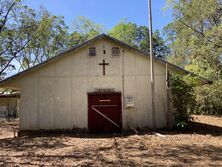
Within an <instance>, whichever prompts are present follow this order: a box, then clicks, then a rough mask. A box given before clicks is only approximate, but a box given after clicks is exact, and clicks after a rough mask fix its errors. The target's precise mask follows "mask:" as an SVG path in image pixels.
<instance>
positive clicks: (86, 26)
mask: <svg viewBox="0 0 222 167" xmlns="http://www.w3.org/2000/svg"><path fill="white" fill-rule="evenodd" d="M73 25H74V26H73V32H72V33H71V34H70V35H69V43H68V46H69V47H73V46H76V45H79V44H81V43H83V42H85V41H87V40H89V39H92V38H94V37H95V36H97V35H99V34H101V33H102V32H103V31H104V26H103V25H100V24H96V23H94V22H93V21H91V20H89V19H87V18H85V17H83V16H80V17H78V18H77V19H76V20H74V23H73Z"/></svg>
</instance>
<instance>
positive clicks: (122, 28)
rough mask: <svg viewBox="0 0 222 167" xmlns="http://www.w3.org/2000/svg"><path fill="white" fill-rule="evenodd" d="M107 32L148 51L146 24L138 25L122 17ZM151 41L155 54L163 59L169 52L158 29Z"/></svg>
mask: <svg viewBox="0 0 222 167" xmlns="http://www.w3.org/2000/svg"><path fill="white" fill-rule="evenodd" d="M109 34H110V35H111V36H113V37H115V38H117V39H119V40H121V41H124V42H126V43H127V44H129V45H131V46H133V47H136V48H138V49H140V50H142V51H144V52H146V53H149V29H148V27H146V26H138V25H136V24H135V23H131V22H127V20H125V19H124V20H121V21H120V23H119V24H117V25H116V26H115V27H114V28H113V29H112V30H111V31H110V32H109ZM153 41H154V54H155V56H156V57H159V58H162V59H164V58H165V57H166V56H167V55H168V54H169V49H168V47H167V46H166V45H165V42H164V40H163V38H162V37H161V36H160V32H159V31H158V30H156V31H155V32H154V34H153Z"/></svg>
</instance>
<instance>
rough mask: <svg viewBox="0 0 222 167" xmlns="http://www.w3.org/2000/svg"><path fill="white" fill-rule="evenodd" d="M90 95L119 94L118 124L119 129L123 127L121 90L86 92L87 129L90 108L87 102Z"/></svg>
mask: <svg viewBox="0 0 222 167" xmlns="http://www.w3.org/2000/svg"><path fill="white" fill-rule="evenodd" d="M90 95H119V97H120V99H119V100H120V124H121V125H120V126H121V131H122V129H123V119H122V111H123V109H122V105H123V104H122V93H121V92H88V93H87V103H88V110H87V128H88V131H89V110H90V107H91V106H90V104H89V96H90Z"/></svg>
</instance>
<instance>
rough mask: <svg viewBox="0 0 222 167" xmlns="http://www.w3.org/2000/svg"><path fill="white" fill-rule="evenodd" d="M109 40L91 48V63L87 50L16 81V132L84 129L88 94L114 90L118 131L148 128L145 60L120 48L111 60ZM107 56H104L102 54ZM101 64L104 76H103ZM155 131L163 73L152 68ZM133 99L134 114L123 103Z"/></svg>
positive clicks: (162, 103) (161, 113)
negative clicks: (120, 123)
mask: <svg viewBox="0 0 222 167" xmlns="http://www.w3.org/2000/svg"><path fill="white" fill-rule="evenodd" d="M116 45H117V46H118V44H117V43H112V42H110V41H108V40H99V41H97V42H95V43H94V44H93V45H92V46H95V47H96V49H97V56H96V57H89V56H88V53H87V47H85V48H84V49H81V50H79V51H78V52H71V53H68V54H66V55H64V56H63V57H62V58H60V59H59V60H58V61H55V62H52V63H50V64H48V65H46V66H44V67H42V68H40V69H38V70H36V71H33V72H30V73H29V74H27V75H26V76H23V78H22V79H19V81H17V82H16V83H17V85H19V87H20V88H21V106H20V120H21V121H20V130H36V129H71V128H73V127H74V128H76V127H78V128H88V119H87V116H88V102H87V93H88V92H93V91H95V89H97V88H114V89H115V91H118V92H121V93H122V95H123V97H122V101H123V111H122V119H123V127H124V128H127V127H128V126H131V127H150V128H151V127H152V112H151V107H150V106H151V97H150V80H149V79H150V68H149V59H148V58H147V57H145V56H141V55H137V53H135V52H133V51H130V50H128V49H125V48H121V55H120V57H112V56H111V48H112V46H116ZM103 50H106V54H105V55H104V54H103ZM103 59H105V60H106V62H108V63H109V66H106V75H105V76H103V75H102V66H99V64H98V63H102V60H103ZM155 81H156V82H155V83H156V85H155V87H156V89H155V93H156V112H157V114H156V115H157V125H158V127H159V128H162V127H165V126H166V86H165V67H164V66H163V65H160V64H158V63H155ZM126 96H132V97H133V98H134V101H135V106H134V107H133V108H126V107H125V97H126Z"/></svg>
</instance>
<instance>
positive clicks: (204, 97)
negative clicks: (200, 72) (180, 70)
mask: <svg viewBox="0 0 222 167" xmlns="http://www.w3.org/2000/svg"><path fill="white" fill-rule="evenodd" d="M195 93H196V101H197V106H198V107H197V108H196V110H195V112H194V113H195V114H210V115H222V80H218V81H215V82H214V83H213V84H211V85H203V86H200V87H197V88H196V90H195Z"/></svg>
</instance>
